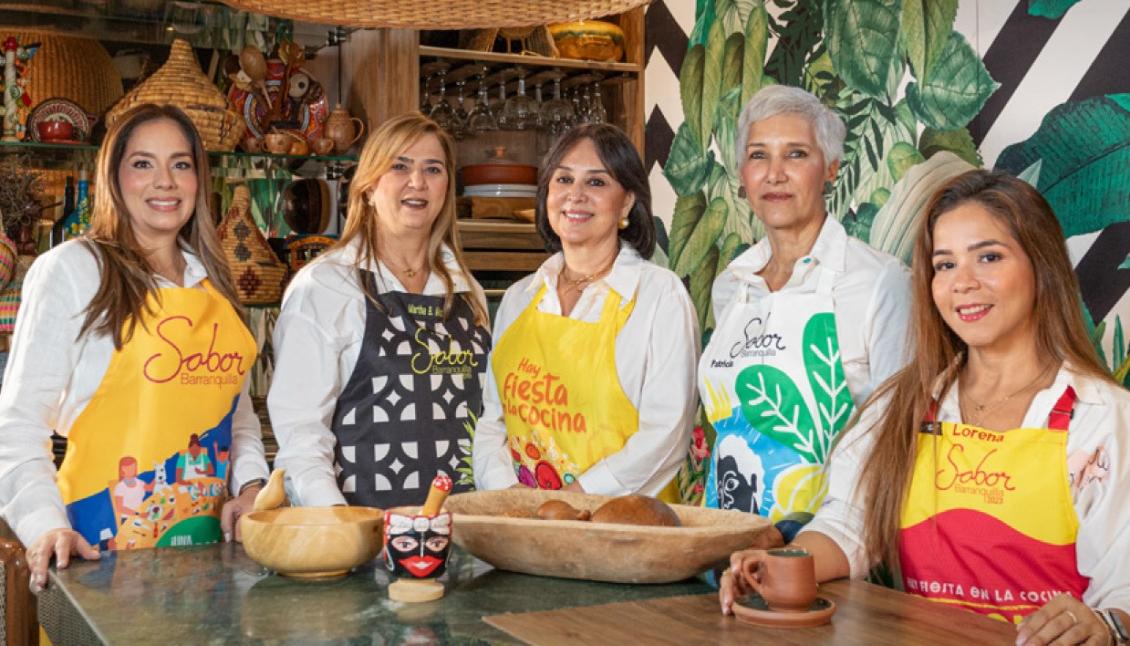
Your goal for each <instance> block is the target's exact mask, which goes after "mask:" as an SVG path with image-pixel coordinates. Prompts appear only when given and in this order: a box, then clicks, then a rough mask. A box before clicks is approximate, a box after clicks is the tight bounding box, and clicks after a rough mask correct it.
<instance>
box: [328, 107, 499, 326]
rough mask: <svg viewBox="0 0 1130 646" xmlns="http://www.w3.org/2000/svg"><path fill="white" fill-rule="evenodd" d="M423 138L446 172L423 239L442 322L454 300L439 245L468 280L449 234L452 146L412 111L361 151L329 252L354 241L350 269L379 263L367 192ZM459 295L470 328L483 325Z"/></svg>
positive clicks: (479, 311) (482, 316)
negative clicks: (341, 226)
mask: <svg viewBox="0 0 1130 646" xmlns="http://www.w3.org/2000/svg"><path fill="white" fill-rule="evenodd" d="M427 135H434V136H435V137H436V139H438V140H439V144H440V146H441V147H442V148H443V166H444V169H445V170H446V171H447V191H446V193H445V195H444V198H443V206H441V207H440V211H439V216H438V217H437V218H436V221H435V222H434V223H433V224H432V231H431V234H430V235H429V237H428V270H429V271H431V272H432V273H434V274H435V275H437V276H439V278H440V280H442V281H443V287H444V298H443V315H444V317H445V318H446V317H447V316H450V314H451V307H452V305H453V303H454V301H455V283H454V281H453V280H452V278H451V274H450V273H448V271H447V266H446V265H445V264H444V262H443V246H444V245H445V244H446V245H447V246H448V247H449V248H450V249H451V251H452V253H454V254H455V262H456V264H457V265H458V266H459V270H460V271H462V272H463V275H464V276H465V277H466V278H467V279H468V280H469V281H470V280H472V277H471V272H470V271H469V270H468V269H467V263H466V262H464V260H463V254H462V252H461V251H460V248H459V234H458V233H457V232H456V230H455V152H454V151H455V144H453V143H452V141H451V137H450V136H448V134H447V133H446V132H444V130H443V128H440V127H439V125H438V124H436V122H434V121H432V120H431V119H429V118H427V117H425V116H423V115H421V114H419V113H416V112H412V113H408V114H402V115H400V116H397V117H393V118H392V119H389V120H388V121H386V122H384V124H382V125H381V127H379V128H377V129H376V130H375V131H374V132H373V134H372V135H371V136H370V137H369V139H368V141H366V142H365V146H364V147H363V148H362V149H361V158H360V160H359V161H358V162H357V172H356V174H355V175H354V176H353V182H352V185H351V186H350V188H349V212H348V213H349V216H348V218H347V219H346V221H345V230H344V231H343V232H342V234H341V240H339V241H338V243H337V244H336V245H334V247H335V248H338V247H343V246H345V245H348V244H350V243H351V242H353V241H354V240H357V241H358V243H359V244H360V246H361V250H360V253H359V254H358V255H357V264H356V268H357V270H358V275H360V270H361V269H362V268H363V267H366V266H369V265H370V264H372V263H373V261H374V260H380V256H379V253H378V251H377V237H378V235H379V234H378V232H377V219H378V218H379V217H380V214H379V213H377V211H376V209H374V208H373V205H372V204H370V203H369V191H371V190H372V189H373V188H374V187H375V186H376V185H377V183H378V182H379V181H380V179H381V176H382V175H384V174H385V173H387V172H388V171H389V169H390V168H392V164H393V162H394V161H396V158H397V157H398V156H399V155H400V154H401V153H403V152H404V151H405V150H407V149H408V148H410V147H411V146H412V144H414V143H416V141H418V140H419V139H420V137H424V136H427ZM361 289H362V291H363V292H365V296H366V297H367V298H368V299H369V300H371V301H373V302H376V295H375V294H370V293H369V288H368V286H367V285H366V284H365V281H361ZM461 296H462V297H463V299H464V300H465V301H466V302H467V305H469V306H470V307H471V311H472V312H474V314H475V323H476V324H478V325H486V324H487V321H488V320H489V318H488V315H487V312H486V308H485V307H484V306H483V304H482V303H481V302H479V299H477V298H475V297H474V296H473V295H471V294H461Z"/></svg>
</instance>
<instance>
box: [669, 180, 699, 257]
mask: <svg viewBox="0 0 1130 646" xmlns="http://www.w3.org/2000/svg"><path fill="white" fill-rule="evenodd" d="M705 212H706V196H705V195H703V194H702V191H699V192H697V193H695V194H694V195H687V196H682V197H678V198H676V199H675V212H674V214H672V215H671V232H670V233H669V234H668V236H667V240H668V243H667V266H668V267H674V266H675V263H677V262H678V261H679V255H680V254H682V253H683V247H686V246H687V240H688V239H689V238H690V237H691V233H692V232H693V231H694V227H695V225H696V224H698V221H699V219H701V218H702V214H703V213H705Z"/></svg>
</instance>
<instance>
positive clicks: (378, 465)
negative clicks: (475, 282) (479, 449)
mask: <svg viewBox="0 0 1130 646" xmlns="http://www.w3.org/2000/svg"><path fill="white" fill-rule="evenodd" d="M362 279H363V280H365V281H366V282H367V283H368V285H369V291H370V293H376V291H377V290H376V286H375V283H376V281H375V277H374V275H373V274H372V273H371V272H367V271H363V272H362ZM377 301H378V302H379V303H380V306H381V307H382V308H383V310H384V311H382V309H381V308H378V307H377V306H376V305H374V304H373V302H372V301H369V300H368V299H366V314H365V335H364V337H363V338H362V340H361V353H360V355H359V356H358V357H357V365H356V366H355V367H354V368H353V374H352V375H350V377H349V383H347V384H346V385H345V388H344V389H343V390H342V392H341V396H340V397H339V398H338V401H337V408H336V409H335V410H334V416H333V426H332V430H333V432H334V435H335V436H336V437H337V445H336V446H335V448H334V457H335V465H334V470H335V472H336V473H337V483H338V486H339V487H340V488H341V491H342V493H343V494H345V499H346V500H347V501H348V502H349V504H351V505H365V506H369V507H380V508H382V509H387V508H389V507H395V506H400V505H420V504H423V502H424V499H425V498H426V497H427V492H428V487H429V485H430V484H431V482H432V478H434V477H435V475H436V473H437V472H443V473H446V474H447V475H448V476H450V477H451V479H452V480H453V481H454V482H455V488H454V492H459V491H467V490H469V489H471V488H472V486H473V483H474V480H473V478H472V476H471V467H470V462H471V431H472V429H473V428H474V423H475V420H476V419H477V418H478V415H479V414H481V412H482V400H483V399H482V391H483V380H484V378H485V372H484V371H485V370H486V366H487V353H488V352H489V351H490V343H491V339H490V332H489V331H488V330H487V329H486V328H484V327H482V326H479V325H476V324H475V317H474V312H473V311H472V310H471V307H470V306H469V305H468V304H467V302H466V301H464V299H462V298H458V297H457V298H456V299H455V300H454V302H453V304H452V308H451V315H450V316H449V317H448V318H447V319H444V318H443V297H442V296H424V295H420V294H409V293H405V292H387V293H385V294H381V295H380V296H378V297H377Z"/></svg>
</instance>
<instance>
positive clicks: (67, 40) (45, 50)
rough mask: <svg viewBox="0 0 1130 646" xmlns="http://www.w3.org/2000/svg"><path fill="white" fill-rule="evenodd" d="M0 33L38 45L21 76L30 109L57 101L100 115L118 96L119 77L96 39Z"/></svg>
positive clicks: (17, 31) (1, 30)
mask: <svg viewBox="0 0 1130 646" xmlns="http://www.w3.org/2000/svg"><path fill="white" fill-rule="evenodd" d="M0 33H3V34H4V37H5V38H6V37H8V36H13V37H15V39H16V41H18V42H19V43H20V44H21V45H28V44H31V43H39V49H38V50H37V51H36V52H35V55H34V56H32V57H31V60H30V61H28V68H27V72H26V73H25V76H24V78H26V79H27V88H26V89H27V93H28V96H29V97H31V105H32V107H34V106H36V105H38V104H40V103H42V102H43V101H45V100H47V99H55V98H61V99H67V100H69V101H74V102H75V103H77V104H78V105H79V107H81V108H82V109H83V110H86V111H87V112H89V113H90V114H93V115H101V114H102V113H103V112H105V111H106V108H109V107H110V106H112V105H114V102H115V101H117V100H118V99H120V98H121V97H122V77H121V76H119V75H118V70H116V69H114V63H113V61H112V60H111V58H110V53H109V52H107V51H106V48H105V47H103V46H102V44H101V43H99V42H98V41H97V40H94V39H92V38H76V37H74V36H59V35H57V34H53V33H48V32H42V31H34V30H26V29H7V28H0Z"/></svg>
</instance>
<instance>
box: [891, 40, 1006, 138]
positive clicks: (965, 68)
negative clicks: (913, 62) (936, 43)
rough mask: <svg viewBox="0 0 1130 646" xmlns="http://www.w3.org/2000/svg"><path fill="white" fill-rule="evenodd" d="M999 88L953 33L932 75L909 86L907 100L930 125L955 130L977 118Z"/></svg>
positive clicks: (980, 63) (963, 41)
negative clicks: (986, 102)
mask: <svg viewBox="0 0 1130 646" xmlns="http://www.w3.org/2000/svg"><path fill="white" fill-rule="evenodd" d="M999 86H1000V84H999V83H997V82H996V81H994V80H993V78H992V77H991V76H989V71H988V70H987V69H985V64H984V63H982V62H981V58H980V57H979V56H977V53H976V52H974V51H973V48H972V47H970V46H969V43H967V42H966V41H965V37H964V36H962V35H961V34H959V33H957V32H956V31H953V32H950V35H949V38H948V39H947V40H946V46H945V49H943V50H942V53H941V55H940V56H939V57H938V60H937V62H936V64H935V65H934V68H933V69H932V70H931V71H930V76H929V77H928V78H925V79H919V81H918V82H917V83H911V84H909V85H907V87H906V100H907V103H908V104H909V105H910V109H911V110H913V111H914V114H915V115H916V116H917V117H918V119H919V120H920V121H922V122H923V123H925V124H926V125H927V126H929V127H931V128H935V129H937V130H952V129H954V128H961V127H963V126H965V125H966V124H968V123H969V122H970V120H972V119H973V117H975V116H977V113H978V112H980V111H981V108H982V107H984V105H985V101H987V100H988V99H989V96H990V95H991V94H992V93H993V92H994V91H996V89H997V88H998V87H999Z"/></svg>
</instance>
